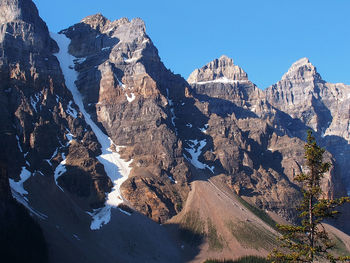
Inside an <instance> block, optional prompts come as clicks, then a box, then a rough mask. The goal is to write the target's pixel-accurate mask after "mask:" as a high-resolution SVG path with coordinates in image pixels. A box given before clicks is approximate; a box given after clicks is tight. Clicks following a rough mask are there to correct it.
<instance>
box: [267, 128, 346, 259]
mask: <svg viewBox="0 0 350 263" xmlns="http://www.w3.org/2000/svg"><path fill="white" fill-rule="evenodd" d="M304 148H305V160H306V167H307V171H306V173H302V174H300V175H298V176H296V177H295V180H296V181H298V182H300V183H301V187H302V193H303V199H302V202H301V204H300V205H299V207H298V210H300V215H299V216H300V218H301V225H277V227H278V228H279V229H280V231H281V233H282V236H281V237H280V238H279V240H280V244H281V250H277V249H275V250H274V251H273V252H272V253H271V254H270V255H269V258H270V259H272V260H273V262H316V261H318V260H319V259H321V258H323V259H326V260H328V261H330V262H336V261H349V260H350V257H349V256H335V255H333V254H332V253H331V252H330V250H331V249H332V248H334V246H335V244H334V242H332V240H331V239H330V237H329V236H328V234H327V232H326V231H325V228H324V226H323V225H322V222H323V221H324V220H325V219H329V218H333V217H334V216H336V215H337V214H338V213H339V212H338V211H336V210H335V208H336V207H338V206H340V205H342V204H344V203H345V202H350V199H349V197H341V198H337V199H332V200H329V199H326V198H325V197H324V196H323V193H322V189H321V186H320V182H321V179H322V178H323V175H324V173H325V172H327V171H328V170H329V168H330V163H325V162H323V153H324V152H325V150H324V149H322V148H321V147H319V146H318V145H317V144H316V140H315V138H314V137H313V136H312V133H311V131H308V134H307V143H306V144H305V147H304Z"/></svg>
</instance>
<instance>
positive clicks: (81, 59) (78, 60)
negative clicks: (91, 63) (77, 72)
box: [74, 57, 87, 64]
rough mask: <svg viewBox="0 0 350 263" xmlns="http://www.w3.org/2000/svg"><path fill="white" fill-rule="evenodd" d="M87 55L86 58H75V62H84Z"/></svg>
mask: <svg viewBox="0 0 350 263" xmlns="http://www.w3.org/2000/svg"><path fill="white" fill-rule="evenodd" d="M86 59H87V57H84V58H77V59H75V60H74V63H76V64H83V63H84V62H85V61H86Z"/></svg>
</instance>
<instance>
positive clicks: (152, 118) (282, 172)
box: [0, 0, 350, 262]
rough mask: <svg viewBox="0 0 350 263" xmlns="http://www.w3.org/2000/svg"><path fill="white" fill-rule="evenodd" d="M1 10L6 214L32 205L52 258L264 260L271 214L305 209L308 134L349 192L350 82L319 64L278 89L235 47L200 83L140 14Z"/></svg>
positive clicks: (334, 185)
mask: <svg viewBox="0 0 350 263" xmlns="http://www.w3.org/2000/svg"><path fill="white" fill-rule="evenodd" d="M0 13H1V14H2V16H1V18H0V19H1V24H0V51H1V52H0V55H1V56H0V83H1V84H0V101H1V105H2V107H1V110H0V119H1V122H0V131H1V137H0V143H1V145H2V146H3V147H2V148H3V149H4V151H2V152H1V153H0V159H1V160H2V162H3V167H7V168H6V172H3V173H1V178H0V179H1V180H0V182H1V185H0V187H1V189H2V190H1V193H3V194H1V195H0V204H1V205H2V206H1V207H2V208H1V211H0V212H2V211H5V210H6V209H5V208H4V207H17V203H16V202H15V201H14V199H16V200H17V202H19V203H21V204H22V205H24V206H25V207H26V210H24V211H27V212H26V213H28V212H29V213H30V214H31V216H32V219H31V217H29V216H28V215H27V217H26V218H29V219H28V220H33V222H32V223H33V225H34V226H33V227H30V229H31V228H33V229H34V230H33V231H35V233H36V234H35V235H36V236H38V240H37V244H38V246H40V244H43V242H44V240H45V242H46V246H47V249H48V256H49V260H50V262H99V261H104V262H116V261H118V262H201V261H202V260H204V259H206V258H209V257H219V258H230V257H232V254H234V255H235V257H237V256H243V255H249V254H255V255H260V254H263V255H266V254H267V253H268V252H269V251H270V250H271V248H273V247H274V246H276V243H275V241H274V239H275V237H276V236H277V235H278V233H277V232H276V231H275V230H274V229H273V224H274V223H271V222H273V220H272V218H273V219H274V220H277V221H279V222H282V221H283V220H288V221H290V222H296V221H297V220H298V218H297V212H296V210H295V208H296V205H297V204H298V201H299V200H300V198H301V192H300V185H298V184H297V183H296V182H294V180H293V177H294V176H295V175H296V174H298V173H301V172H302V171H303V166H304V140H305V137H306V130H308V129H312V130H313V132H314V134H315V136H316V137H317V140H318V142H319V143H320V144H321V145H323V147H325V148H326V150H327V152H326V153H325V159H326V160H327V161H329V162H331V163H332V164H333V166H332V169H331V170H330V171H329V172H328V173H327V174H326V176H325V178H324V180H323V182H322V187H323V190H324V192H325V195H326V197H327V198H333V197H335V196H340V195H345V194H346V190H347V189H348V188H349V183H350V182H349V181H348V180H349V178H350V177H349V175H348V171H349V170H348V164H347V163H346V158H347V157H348V156H349V155H350V152H349V127H350V126H349V119H350V118H349V105H350V104H349V98H350V97H349V94H350V87H349V86H347V85H344V84H330V83H327V82H325V81H324V80H322V78H321V76H320V75H319V74H318V73H317V70H316V68H315V67H314V66H313V65H312V64H311V63H310V62H309V61H308V60H307V59H305V58H304V59H301V60H299V61H297V62H296V63H294V64H293V65H292V66H291V68H290V69H289V70H288V72H287V73H286V74H285V75H284V76H283V77H282V79H281V81H279V82H278V83H276V84H275V85H272V86H271V87H269V88H268V89H266V90H260V89H259V88H258V87H257V86H256V85H255V84H254V83H252V82H251V81H250V80H249V78H248V74H247V73H246V72H245V71H244V70H243V69H242V68H240V67H239V66H238V65H235V64H234V61H233V60H232V59H231V58H228V57H227V56H222V57H220V58H218V59H215V60H213V61H212V62H210V63H208V64H207V65H205V66H203V67H202V68H199V69H196V70H194V72H193V73H192V74H191V75H190V77H189V78H188V80H187V81H186V80H185V79H183V78H182V77H181V76H180V75H176V74H174V73H172V72H171V71H170V70H169V69H167V68H166V67H165V66H164V64H163V63H162V61H161V58H160V57H159V55H158V51H157V48H156V47H155V46H154V44H153V42H152V40H151V39H150V37H149V36H148V35H147V33H146V27H145V24H144V22H143V21H142V20H141V19H139V18H135V19H132V20H131V21H130V20H128V19H127V18H121V19H118V20H115V21H110V20H108V19H107V18H106V17H104V16H103V15H102V14H96V15H91V16H88V17H86V18H84V19H82V20H81V21H80V22H79V23H77V24H75V25H72V26H70V27H69V28H67V29H63V30H62V31H60V32H59V33H58V34H56V33H49V31H48V28H47V26H46V24H45V22H44V21H43V20H42V19H41V18H40V16H39V14H38V10H37V9H36V7H35V5H34V4H33V2H32V1H30V0H18V1H15V0H6V1H5V0H3V1H1V2H0ZM11 194H12V195H11ZM13 198H14V199H13ZM11 209H14V211H15V210H16V209H19V210H18V211H20V209H21V208H11ZM22 210H23V209H22ZM16 211H17V210H16ZM346 211H347V210H345V212H346ZM0 215H1V214H0ZM2 215H5V213H2ZM20 215H21V214H20V212H18V213H17V214H16V213H13V215H12V218H13V220H14V221H16V220H17V221H18V222H19V223H18V224H20V222H22V221H23V222H24V221H28V220H27V219H24V218H25V216H24V217H23V218H22V216H20ZM5 219H6V216H2V220H3V221H1V222H2V223H1V225H0V227H1V226H2V228H3V229H4V228H6V226H5V223H3V222H5V221H6V220H5ZM346 222H347V217H344V218H341V219H340V220H339V222H336V223H333V224H334V225H336V226H338V227H339V228H340V229H341V230H343V231H346V232H347V233H350V232H349V231H350V230H349V227H348V226H347V224H346ZM30 224H31V223H30ZM37 224H39V225H40V228H39V227H35V226H36V225H37ZM256 231H262V233H263V234H262V235H261V237H260V239H259V240H256V242H252V240H254V238H256V236H255V234H254V233H256ZM332 231H333V230H332ZM333 232H334V233H335V232H336V230H334V231H333ZM242 233H243V234H242ZM337 233H338V234H337V235H336V236H342V240H343V242H345V243H346V242H348V241H347V239H346V238H347V237H346V235H345V234H339V233H340V232H337ZM241 234H242V235H243V236H242V235H241ZM16 235H17V236H18V238H20V236H21V235H20V234H17V233H16ZM15 239H16V238H15ZM263 240H267V241H268V242H264V241H263ZM44 244H45V243H44ZM346 244H348V243H346ZM349 244H350V243H349Z"/></svg>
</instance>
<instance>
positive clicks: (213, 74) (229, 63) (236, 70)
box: [187, 55, 248, 83]
mask: <svg viewBox="0 0 350 263" xmlns="http://www.w3.org/2000/svg"><path fill="white" fill-rule="evenodd" d="M220 79H225V80H229V81H239V80H248V75H247V73H246V72H244V70H243V69H242V68H240V67H239V66H237V65H235V64H234V63H233V59H232V58H229V57H227V56H226V55H222V56H221V57H220V58H218V59H214V60H213V61H211V62H209V63H208V64H207V65H205V66H204V67H202V68H200V69H196V70H195V71H193V72H192V73H191V75H190V76H189V77H188V80H187V81H188V83H196V82H204V81H214V80H220Z"/></svg>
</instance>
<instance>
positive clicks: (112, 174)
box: [51, 33, 132, 230]
mask: <svg viewBox="0 0 350 263" xmlns="http://www.w3.org/2000/svg"><path fill="white" fill-rule="evenodd" d="M51 37H52V38H53V39H54V40H56V42H57V44H58V46H59V48H60V51H59V52H58V53H57V54H55V55H56V57H57V59H58V61H59V62H60V65H61V69H62V72H63V75H64V78H65V81H66V86H67V88H68V89H69V90H70V91H71V93H72V95H73V99H74V102H75V104H76V105H78V107H79V110H80V112H81V113H82V114H83V115H84V118H85V121H86V123H87V124H89V125H90V127H91V129H92V131H93V132H94V133H95V135H96V137H97V140H98V141H99V143H100V144H101V146H102V147H101V151H102V154H101V155H100V156H98V157H97V159H98V160H99V161H100V162H101V163H102V164H103V165H104V168H105V171H106V173H107V175H108V177H109V178H110V179H111V180H112V182H113V185H114V186H113V189H112V191H111V192H110V193H109V194H108V196H107V200H106V203H105V206H104V207H102V208H99V209H96V210H94V211H93V212H92V213H89V214H90V215H91V216H92V222H91V226H90V228H91V229H92V230H97V229H99V228H100V227H101V226H102V225H104V224H107V223H108V222H109V221H110V219H111V209H112V207H117V206H118V205H119V204H121V203H122V202H123V198H122V196H121V192H120V186H121V184H122V183H123V182H124V181H125V180H126V179H127V178H128V175H129V173H130V170H131V168H130V167H129V165H130V163H131V162H132V160H130V161H129V162H125V161H124V160H122V159H121V158H120V155H119V154H118V152H113V151H112V150H111V149H110V147H111V146H112V145H114V143H113V141H112V140H111V138H109V137H108V136H107V135H106V134H105V133H103V132H102V131H101V129H100V128H99V127H98V126H97V125H96V124H95V123H94V122H93V121H92V119H91V118H90V115H89V114H88V113H87V112H86V111H85V108H84V104H83V99H82V96H81V94H80V92H79V91H78V88H77V87H76V85H75V81H76V80H77V77H78V73H77V72H76V71H75V70H74V61H77V58H76V57H74V56H72V55H70V54H69V53H68V46H69V44H70V39H69V38H67V37H66V36H65V35H64V34H54V33H51ZM116 149H117V150H118V149H119V147H116Z"/></svg>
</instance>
